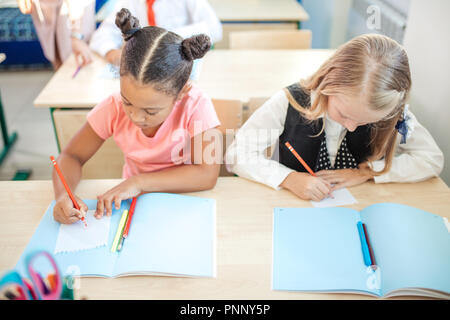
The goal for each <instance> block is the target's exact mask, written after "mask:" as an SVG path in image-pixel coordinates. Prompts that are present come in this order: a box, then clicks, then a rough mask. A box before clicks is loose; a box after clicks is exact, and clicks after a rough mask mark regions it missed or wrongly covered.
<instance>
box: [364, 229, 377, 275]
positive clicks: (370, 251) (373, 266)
mask: <svg viewBox="0 0 450 320" xmlns="http://www.w3.org/2000/svg"><path fill="white" fill-rule="evenodd" d="M362 226H363V229H364V235H365V236H366V242H367V247H369V254H370V260H371V261H372V269H373V270H376V268H377V263H376V262H375V254H374V253H373V249H372V246H371V245H370V241H369V234H368V233H367V228H366V225H365V224H364V223H363V224H362Z"/></svg>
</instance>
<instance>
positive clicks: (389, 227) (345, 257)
mask: <svg viewBox="0 0 450 320" xmlns="http://www.w3.org/2000/svg"><path fill="white" fill-rule="evenodd" d="M273 218H274V221H273V222H274V225H273V264H272V289H273V290H289V291H310V292H312V291H316V292H350V293H361V294H369V295H375V296H385V297H388V296H395V295H419V296H431V297H438V298H447V299H448V298H450V233H449V229H448V227H447V226H446V221H445V219H444V218H443V217H441V216H438V215H434V214H431V213H429V212H426V211H423V210H420V209H417V208H413V207H409V206H405V205H400V204H393V203H380V204H375V205H372V206H369V207H367V208H365V209H364V210H362V211H361V212H358V211H356V210H353V209H348V208H275V209H274V216H273ZM358 221H361V222H362V223H364V224H365V225H366V227H367V232H368V234H369V240H370V242H371V245H372V248H373V251H374V256H375V260H376V262H377V266H378V268H377V269H376V270H373V269H372V268H371V267H367V266H366V265H365V263H364V260H363V254H362V249H361V241H360V238H359V233H358V229H357V223H358Z"/></svg>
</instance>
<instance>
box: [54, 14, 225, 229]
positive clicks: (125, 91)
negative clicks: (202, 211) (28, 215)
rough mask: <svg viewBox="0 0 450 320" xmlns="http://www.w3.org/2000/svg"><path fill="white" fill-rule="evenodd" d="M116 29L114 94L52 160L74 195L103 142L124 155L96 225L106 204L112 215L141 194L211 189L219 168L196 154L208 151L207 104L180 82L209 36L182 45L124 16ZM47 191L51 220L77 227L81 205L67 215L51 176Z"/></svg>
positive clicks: (69, 207) (210, 119) (213, 122)
mask: <svg viewBox="0 0 450 320" xmlns="http://www.w3.org/2000/svg"><path fill="white" fill-rule="evenodd" d="M116 25H117V26H118V27H119V28H120V30H121V31H122V34H123V37H124V39H125V41H126V44H125V47H124V49H123V54H122V57H121V64H120V93H116V94H113V95H111V96H109V97H108V98H106V99H105V100H104V101H102V102H100V103H99V104H98V105H97V106H95V108H94V109H93V110H92V111H90V112H89V114H88V116H87V122H86V123H85V124H84V126H83V127H82V128H81V129H80V130H79V131H78V133H77V134H76V135H75V136H74V137H73V138H72V140H71V141H70V142H69V144H68V145H67V146H66V148H65V149H64V150H63V151H62V153H61V154H60V156H59V157H58V159H57V161H58V164H59V166H60V168H61V170H62V172H64V174H65V178H66V180H67V183H68V185H69V187H70V188H71V189H72V190H75V188H76V186H77V185H78V183H79V181H80V177H81V169H82V166H83V165H84V164H85V163H86V161H88V160H89V159H90V158H91V157H92V156H93V155H94V154H95V152H96V151H97V150H98V149H99V148H100V147H101V145H102V144H103V142H104V141H105V140H106V139H108V138H109V137H111V136H112V137H114V140H115V142H116V143H117V145H118V146H119V147H120V149H121V150H122V151H123V153H124V156H125V165H124V167H123V178H124V179H125V180H124V181H123V182H122V183H120V184H119V185H117V186H116V187H114V188H113V189H111V190H109V191H108V192H106V193H104V194H103V195H100V196H98V202H97V210H96V213H95V215H96V217H97V218H100V217H101V216H103V214H104V211H106V214H107V215H111V213H112V206H113V205H115V207H116V208H119V207H120V203H121V201H122V200H125V199H129V198H132V197H134V196H137V195H139V194H141V193H145V192H189V191H199V190H205V189H210V188H213V187H214V185H215V183H216V181H217V177H218V175H219V168H220V164H219V163H211V161H209V162H208V163H207V161H204V159H203V154H204V152H203V151H204V150H206V148H208V146H209V145H210V144H211V143H208V142H205V143H203V140H204V139H203V135H205V134H208V133H210V132H211V131H213V130H214V128H216V127H218V126H219V125H220V122H219V120H218V118H217V115H216V113H215V109H214V106H213V104H212V101H211V99H210V98H209V97H207V96H206V95H205V93H203V92H202V91H201V90H200V89H199V88H197V87H196V86H194V85H191V84H190V83H189V81H188V79H189V75H190V73H191V70H192V65H193V60H194V59H199V58H201V57H203V56H204V55H205V54H206V52H207V51H208V50H209V48H210V46H211V42H210V40H209V37H208V36H206V35H202V34H201V35H197V36H193V37H191V38H188V39H185V40H183V39H182V38H181V37H180V36H179V35H177V34H175V33H173V32H170V31H167V30H165V29H162V28H159V27H145V28H140V26H139V21H138V20H137V19H136V18H135V17H134V16H132V15H131V13H130V12H129V11H128V10H127V9H122V10H121V11H120V12H119V13H117V18H116ZM198 139H200V143H198ZM194 141H197V142H196V143H194ZM211 145H212V146H213V148H211V147H209V148H208V149H207V150H208V151H209V152H210V154H212V155H213V156H214V155H216V156H217V155H219V157H220V154H219V153H221V151H222V149H221V148H220V150H219V149H217V150H216V149H215V148H214V144H211ZM187 146H188V148H186V147H187ZM186 149H187V150H186ZM211 149H212V150H211ZM215 153H217V154H215ZM205 154H206V153H205ZM194 155H196V157H194ZM199 155H200V156H199ZM53 186H54V191H55V199H56V205H55V207H54V212H53V213H54V218H55V220H56V221H58V222H61V223H73V222H76V221H78V220H79V219H80V218H81V217H82V215H84V214H85V211H87V206H86V204H84V203H83V201H82V200H81V199H80V198H78V197H76V196H75V197H76V199H77V201H78V203H79V205H80V208H82V210H81V211H78V210H76V209H75V208H73V204H72V202H71V200H70V198H69V197H68V195H67V194H66V191H65V189H64V187H63V185H62V183H61V182H60V180H59V178H58V177H57V175H56V173H55V172H53Z"/></svg>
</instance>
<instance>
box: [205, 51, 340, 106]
mask: <svg viewBox="0 0 450 320" xmlns="http://www.w3.org/2000/svg"><path fill="white" fill-rule="evenodd" d="M333 53H334V50H329V49H307V50H212V51H211V52H209V53H208V54H207V55H206V57H205V60H204V63H203V66H202V72H201V74H200V77H199V79H198V84H199V85H200V87H201V88H202V89H203V90H205V91H206V92H207V93H208V94H209V95H210V96H211V97H212V98H214V99H225V98H226V99H236V100H241V101H242V102H243V103H244V104H245V103H247V102H248V100H249V99H250V98H259V97H270V96H272V95H273V94H274V93H275V92H276V91H278V90H281V89H282V88H284V87H286V86H288V85H290V84H293V83H294V82H296V81H299V80H300V79H302V78H306V77H307V76H309V75H311V74H313V73H314V72H315V71H317V69H319V67H320V66H321V65H322V63H323V62H325V61H326V60H327V59H328V58H329V57H330V56H331V55H332V54H333Z"/></svg>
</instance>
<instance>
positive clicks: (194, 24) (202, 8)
mask: <svg viewBox="0 0 450 320" xmlns="http://www.w3.org/2000/svg"><path fill="white" fill-rule="evenodd" d="M187 5H188V11H189V16H190V22H191V23H190V24H188V25H186V26H183V27H179V28H176V29H175V30H174V32H175V33H178V34H179V35H180V36H182V37H183V38H187V37H190V36H192V35H194V34H199V33H205V34H207V35H208V36H209V37H210V38H211V41H212V43H215V42H218V41H220V40H222V24H221V23H220V21H219V18H217V15H216V13H215V12H214V10H213V8H212V7H211V5H210V4H209V3H208V1H206V0H188V1H187Z"/></svg>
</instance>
